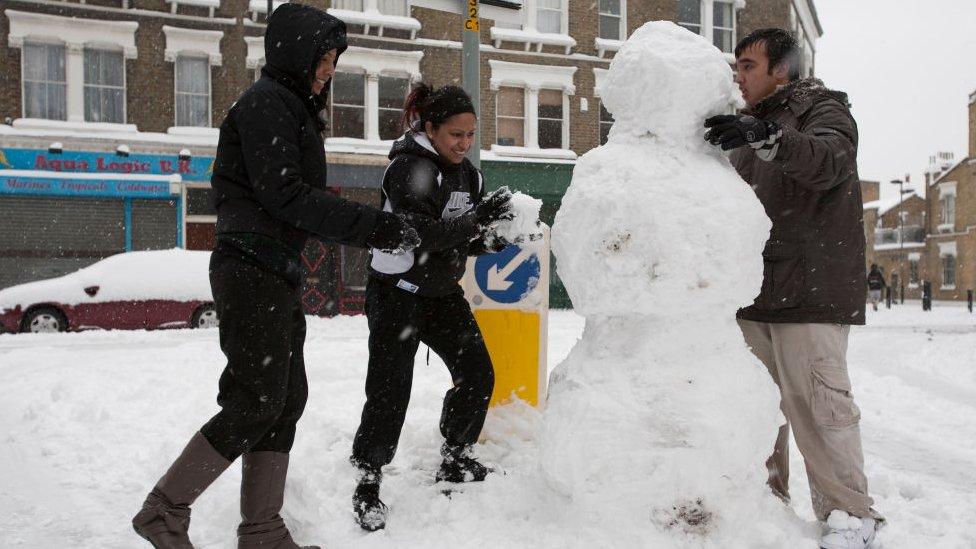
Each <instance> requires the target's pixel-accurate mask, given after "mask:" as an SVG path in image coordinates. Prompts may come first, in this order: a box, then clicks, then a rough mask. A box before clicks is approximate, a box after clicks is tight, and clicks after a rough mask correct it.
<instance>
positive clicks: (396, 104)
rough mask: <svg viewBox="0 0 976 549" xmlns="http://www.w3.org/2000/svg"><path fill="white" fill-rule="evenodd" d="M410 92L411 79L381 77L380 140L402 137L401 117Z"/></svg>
mask: <svg viewBox="0 0 976 549" xmlns="http://www.w3.org/2000/svg"><path fill="white" fill-rule="evenodd" d="M409 90H410V79H409V78H406V77H398V76H380V78H379V101H380V102H379V107H378V110H379V115H378V116H379V126H380V128H379V129H380V139H383V140H390V139H396V138H398V137H400V115H401V113H402V112H403V102H404V100H405V99H406V97H407V93H408V92H409ZM404 129H406V128H404Z"/></svg>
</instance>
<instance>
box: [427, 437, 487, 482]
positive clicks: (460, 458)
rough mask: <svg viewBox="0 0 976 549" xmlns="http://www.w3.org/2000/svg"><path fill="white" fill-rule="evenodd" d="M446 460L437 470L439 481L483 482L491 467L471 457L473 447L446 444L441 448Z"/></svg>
mask: <svg viewBox="0 0 976 549" xmlns="http://www.w3.org/2000/svg"><path fill="white" fill-rule="evenodd" d="M441 453H442V454H443V455H444V461H443V462H441V467H440V469H438V470H437V476H436V479H437V482H455V483H460V482H481V481H483V480H485V477H487V476H488V473H490V472H491V470H490V469H488V468H487V467H485V466H484V465H482V464H481V463H479V462H478V460H476V459H474V458H473V457H471V447H470V446H463V447H460V448H458V447H450V446H447V445H445V446H444V448H442V449H441Z"/></svg>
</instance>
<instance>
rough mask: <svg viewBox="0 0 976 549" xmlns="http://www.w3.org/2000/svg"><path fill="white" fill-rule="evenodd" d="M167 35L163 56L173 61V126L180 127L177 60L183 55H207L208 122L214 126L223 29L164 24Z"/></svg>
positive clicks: (221, 59) (221, 61)
mask: <svg viewBox="0 0 976 549" xmlns="http://www.w3.org/2000/svg"><path fill="white" fill-rule="evenodd" d="M163 34H164V35H165V36H166V49H165V50H164V52H163V58H164V59H165V60H166V61H168V62H170V63H173V127H180V126H178V125H177V121H176V87H177V86H176V60H177V59H178V58H179V57H181V56H186V57H201V58H202V57H206V58H207V60H208V62H209V65H210V70H209V71H207V94H208V96H209V98H208V101H207V103H208V105H209V106H210V108H209V109H207V111H208V112H207V123H208V127H213V68H214V67H219V66H221V64H222V63H223V56H222V55H221V53H220V41H221V40H222V39H223V37H224V33H223V31H212V30H196V29H185V28H182V27H170V26H168V25H163Z"/></svg>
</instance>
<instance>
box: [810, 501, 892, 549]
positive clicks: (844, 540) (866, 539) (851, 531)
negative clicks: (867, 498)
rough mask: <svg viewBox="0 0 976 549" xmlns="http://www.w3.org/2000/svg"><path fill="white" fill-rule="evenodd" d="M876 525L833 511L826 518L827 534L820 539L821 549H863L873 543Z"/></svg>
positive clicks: (873, 522)
mask: <svg viewBox="0 0 976 549" xmlns="http://www.w3.org/2000/svg"><path fill="white" fill-rule="evenodd" d="M877 528H878V523H877V521H876V520H874V519H873V518H859V517H855V516H852V515H848V514H847V513H845V512H844V511H841V510H839V509H834V510H833V511H831V512H830V516H829V517H827V533H826V534H824V536H823V538H821V539H820V547H821V549H865V548H866V547H867V546H869V545H871V542H873V541H874V534H875V532H876V531H877Z"/></svg>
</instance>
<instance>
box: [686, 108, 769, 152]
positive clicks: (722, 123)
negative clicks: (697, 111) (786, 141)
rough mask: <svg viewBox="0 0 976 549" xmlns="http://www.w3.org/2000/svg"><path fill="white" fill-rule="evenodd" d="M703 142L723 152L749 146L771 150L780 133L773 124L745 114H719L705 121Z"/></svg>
mask: <svg viewBox="0 0 976 549" xmlns="http://www.w3.org/2000/svg"><path fill="white" fill-rule="evenodd" d="M705 127H706V128H708V131H707V132H705V141H708V142H709V143H711V144H712V145H715V146H721V147H722V150H723V151H729V150H732V149H737V148H739V147H743V146H745V145H749V146H750V147H752V148H754V149H760V148H772V147H773V146H774V145H775V144H776V141H778V140H779V137H780V135H781V133H782V132H781V131H780V128H779V125H778V124H776V123H775V122H766V121H765V120H762V119H760V118H756V117H755V116H749V115H747V114H720V115H718V116H713V117H711V118H709V119H707V120H705Z"/></svg>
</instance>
